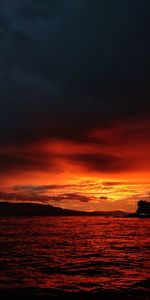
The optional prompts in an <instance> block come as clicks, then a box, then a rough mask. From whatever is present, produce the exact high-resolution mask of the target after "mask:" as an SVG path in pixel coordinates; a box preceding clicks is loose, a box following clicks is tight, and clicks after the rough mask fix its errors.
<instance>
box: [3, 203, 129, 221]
mask: <svg viewBox="0 0 150 300" xmlns="http://www.w3.org/2000/svg"><path fill="white" fill-rule="evenodd" d="M0 216H1V217H3V216H112V217H126V216H128V213H126V212H124V211H120V210H116V211H93V212H85V211H76V210H70V209H63V208H59V207H54V206H52V205H46V204H35V203H10V202H4V201H3V202H0Z"/></svg>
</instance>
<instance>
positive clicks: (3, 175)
mask: <svg viewBox="0 0 150 300" xmlns="http://www.w3.org/2000/svg"><path fill="white" fill-rule="evenodd" d="M147 4H148V2H147V1H146V0H132V1H130V0H122V1H120V0H101V1H100V0H94V1H91V0H51V1H49V0H42V1H41V0H32V1H31V0H14V1H10V0H0V200H5V201H12V202H13V201H15V202H16V201H19V202H20V201H23V202H37V203H46V204H47V203H49V204H52V205H54V206H58V207H62V208H69V209H70V208H71V209H76V210H86V211H92V210H116V209H121V210H126V211H135V209H136V205H137V201H138V200H139V199H141V198H142V199H147V197H148V192H149V191H150V176H149V175H150V155H149V153H150V139H149V136H150V100H149V95H150V86H149V79H150V77H149V74H150V56H149V53H150V41H149V26H150V24H149V23H150V20H149V15H148V7H147Z"/></svg>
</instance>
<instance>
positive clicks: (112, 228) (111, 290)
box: [0, 217, 150, 300]
mask: <svg viewBox="0 0 150 300" xmlns="http://www.w3.org/2000/svg"><path fill="white" fill-rule="evenodd" d="M149 233H150V219H137V218H125V219H123V218H102V217H18V218H0V296H1V297H2V298H1V299H4V298H5V296H7V297H8V296H10V298H12V296H14V297H17V296H19V297H22V298H26V299H27V298H28V296H29V295H30V296H32V298H33V297H37V298H40V297H42V298H43V299H44V298H45V299H53V298H54V299H57V298H58V299H60V297H61V296H62V297H63V296H65V297H68V298H69V299H71V298H72V297H74V298H76V299H79V298H82V299H87V298H90V299H104V298H107V299H120V300H122V299H150V289H149V287H150V285H149V279H150V248H149V246H150V237H149Z"/></svg>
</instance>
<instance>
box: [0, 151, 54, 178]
mask: <svg viewBox="0 0 150 300" xmlns="http://www.w3.org/2000/svg"><path fill="white" fill-rule="evenodd" d="M14 171H16V172H18V171H53V172H54V171H57V172H58V168H57V166H56V165H55V164H54V163H53V162H52V159H51V158H50V157H47V156H46V155H45V156H44V155H43V154H42V153H36V152H35V153H22V151H20V152H19V153H18V152H17V153H12V154H11V153H10V154H9V153H6V154H4V153H0V173H1V174H2V175H3V174H4V173H7V172H8V173H11V172H12V173H13V172H14Z"/></svg>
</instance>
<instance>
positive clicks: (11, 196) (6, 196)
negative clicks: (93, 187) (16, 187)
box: [0, 192, 90, 203]
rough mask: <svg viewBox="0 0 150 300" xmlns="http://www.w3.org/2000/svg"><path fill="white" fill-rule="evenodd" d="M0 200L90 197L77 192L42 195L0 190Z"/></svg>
mask: <svg viewBox="0 0 150 300" xmlns="http://www.w3.org/2000/svg"><path fill="white" fill-rule="evenodd" d="M0 200H5V201H8V200H9V201H31V202H41V203H43V202H47V203H50V201H58V202H59V201H64V200H65V201H80V202H88V201H90V198H89V197H87V196H85V195H81V194H77V193H64V194H59V195H44V194H40V193H35V192H33V193H31V192H28V193H27V192H26V193H7V192H0Z"/></svg>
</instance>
